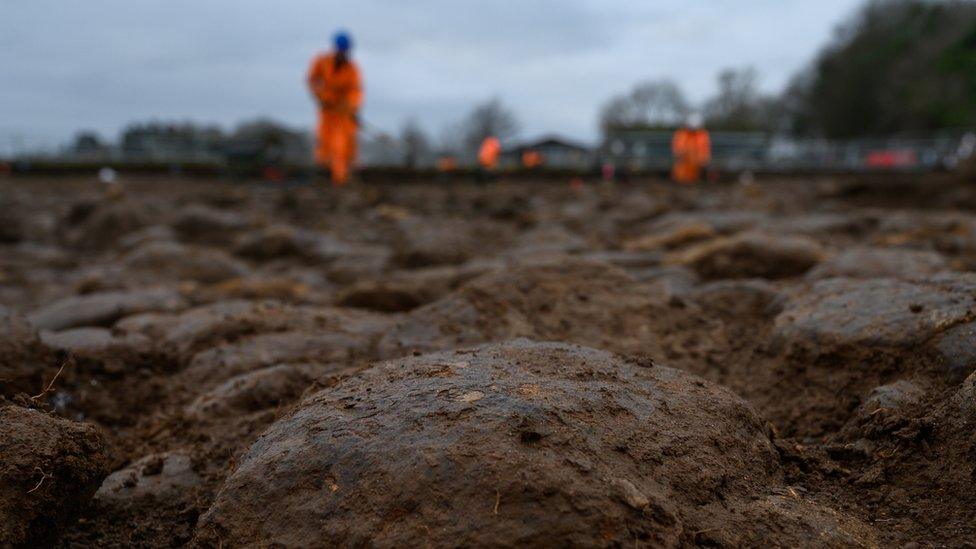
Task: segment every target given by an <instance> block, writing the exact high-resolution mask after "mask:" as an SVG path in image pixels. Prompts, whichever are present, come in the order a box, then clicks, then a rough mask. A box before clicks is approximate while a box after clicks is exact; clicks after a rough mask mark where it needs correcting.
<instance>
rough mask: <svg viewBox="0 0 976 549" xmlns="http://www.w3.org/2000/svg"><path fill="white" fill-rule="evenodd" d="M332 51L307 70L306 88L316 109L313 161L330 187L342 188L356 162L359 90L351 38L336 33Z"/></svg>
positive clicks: (359, 104)
mask: <svg viewBox="0 0 976 549" xmlns="http://www.w3.org/2000/svg"><path fill="white" fill-rule="evenodd" d="M333 45H334V50H333V51H332V52H329V53H327V54H318V55H316V56H315V59H313V60H312V65H311V67H309V69H308V87H309V89H310V90H311V92H312V95H313V96H314V98H315V100H316V101H317V102H318V105H319V124H318V144H317V146H316V148H315V160H316V162H318V163H319V165H321V166H322V167H324V168H326V169H328V170H329V172H330V174H331V176H332V184H333V185H335V186H341V185H345V184H346V182H347V181H348V180H349V171H350V170H351V169H352V165H353V164H354V163H355V161H356V153H357V146H356V129H357V128H358V126H359V108H360V107H361V106H362V104H363V87H362V83H361V80H360V76H359V68H358V67H357V66H356V64H355V63H354V62H353V61H352V59H351V57H350V52H351V51H352V38H351V37H350V36H349V35H348V34H347V33H345V32H341V31H340V32H338V33H336V35H335V38H334V40H333Z"/></svg>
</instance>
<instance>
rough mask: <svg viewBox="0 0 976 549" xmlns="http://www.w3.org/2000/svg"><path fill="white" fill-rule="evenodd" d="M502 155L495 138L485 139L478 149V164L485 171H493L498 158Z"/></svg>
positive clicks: (499, 144)
mask: <svg viewBox="0 0 976 549" xmlns="http://www.w3.org/2000/svg"><path fill="white" fill-rule="evenodd" d="M501 153H502V144H501V142H499V141H498V138H497V137H486V138H485V140H484V141H482V142H481V148H479V149H478V163H479V164H481V167H482V168H484V169H486V170H494V169H495V168H496V167H497V166H498V156H499V155H500V154H501Z"/></svg>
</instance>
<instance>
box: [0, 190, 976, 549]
mask: <svg viewBox="0 0 976 549" xmlns="http://www.w3.org/2000/svg"><path fill="white" fill-rule="evenodd" d="M973 210H976V188H974V187H972V186H970V184H968V183H967V182H966V181H962V180H957V179H954V178H952V177H949V176H924V177H909V176H898V177H894V176H892V177H874V178H870V179H854V178H839V177H838V178H826V177H825V178H819V179H818V178H807V179H802V178H795V179H783V180H775V181H761V182H759V183H754V182H753V183H735V184H731V183H729V184H726V183H722V184H714V185H700V186H693V187H676V186H673V185H672V184H670V183H666V182H662V181H635V182H631V183H628V184H618V185H610V184H596V183H593V184H589V183H588V184H585V185H583V186H582V187H579V186H575V187H574V186H571V185H569V184H568V182H566V183H562V182H559V183H556V182H547V183H533V182H532V181H527V180H525V181H521V180H520V181H504V180H503V181H501V182H496V183H491V184H485V185H476V184H457V185H451V186H447V185H437V184H433V183H430V184H421V183H417V184H409V185H396V184H393V183H392V182H391V184H385V185H381V184H369V185H363V184H360V185H358V186H352V187H350V188H346V189H340V190H334V189H329V188H325V187H322V188H317V187H311V186H294V187H287V186H285V187H281V186H273V185H262V184H232V183H229V182H221V181H216V180H190V179H172V178H148V177H144V178H140V179H133V178H129V179H125V178H123V179H122V184H121V185H119V186H113V187H106V186H104V185H101V184H99V183H98V182H96V181H94V180H89V179H85V178H64V179H40V178H38V179H5V180H0V242H2V244H0V326H2V327H3V328H2V329H0V380H2V385H0V387H2V395H0V425H2V427H0V463H2V466H0V545H2V546H7V545H22V544H23V545H32V544H33V545H37V544H41V545H63V546H69V545H70V546H79V545H81V546H84V545H89V546H133V545H136V546H172V545H187V544H190V545H197V546H208V547H209V546H225V547H236V546H241V545H248V544H252V545H260V546H266V545H275V546H320V545H339V546H373V545H375V546H384V547H393V546H396V547H417V546H434V547H440V546H509V545H511V546H649V547H659V546H668V547H675V546H698V545H701V546H720V547H739V546H788V547H798V546H810V547H814V546H815V547H852V546H865V547H872V546H905V547H909V546H928V545H935V546H940V545H945V546H955V547H958V546H967V544H969V545H968V546H972V543H973V541H972V540H974V539H976V491H974V490H973V485H974V482H976V435H974V432H976V431H974V426H976V374H974V373H973V372H974V369H976V337H974V336H976V275H974V274H971V272H972V271H973V270H976V215H974V213H973ZM909 544H912V545H909Z"/></svg>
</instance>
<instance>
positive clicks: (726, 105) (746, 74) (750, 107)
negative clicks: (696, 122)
mask: <svg viewBox="0 0 976 549" xmlns="http://www.w3.org/2000/svg"><path fill="white" fill-rule="evenodd" d="M758 82H759V74H758V73H757V72H756V69H754V68H752V67H746V68H742V69H725V70H723V71H722V72H720V73H719V75H718V93H717V94H716V95H715V97H713V98H712V99H709V100H708V101H706V102H705V107H704V111H705V121H706V123H707V124H708V126H709V127H711V128H716V129H723V130H755V129H760V128H761V127H762V125H763V109H764V107H765V106H766V101H765V99H764V98H763V97H762V95H761V94H760V93H759V86H758Z"/></svg>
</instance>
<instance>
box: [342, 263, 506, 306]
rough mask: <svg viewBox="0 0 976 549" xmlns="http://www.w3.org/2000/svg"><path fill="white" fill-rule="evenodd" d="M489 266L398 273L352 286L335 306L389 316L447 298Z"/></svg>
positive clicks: (436, 268) (478, 264)
mask: <svg viewBox="0 0 976 549" xmlns="http://www.w3.org/2000/svg"><path fill="white" fill-rule="evenodd" d="M490 267H491V265H486V264H482V263H476V262H475V263H470V264H465V265H461V266H453V265H448V266H443V267H428V268H423V269H414V270H408V271H397V272H395V273H392V274H390V275H388V276H385V277H382V278H378V279H367V280H362V281H359V282H357V283H355V284H353V285H351V286H350V287H348V288H346V289H345V290H343V291H342V292H341V293H340V294H339V296H338V298H337V300H336V303H337V304H338V305H342V306H344V307H355V308H361V309H369V310H372V311H380V312H388V313H397V312H405V311H410V310H413V309H416V308H417V307H420V306H421V305H426V304H427V303H430V302H432V301H434V300H436V299H438V298H441V297H443V296H445V295H447V294H448V293H450V292H452V291H454V290H456V289H457V288H458V287H459V286H460V285H461V284H463V283H465V282H467V281H468V280H471V279H472V278H475V277H477V276H478V275H481V274H484V273H485V272H486V271H488V270H490Z"/></svg>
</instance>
